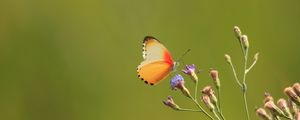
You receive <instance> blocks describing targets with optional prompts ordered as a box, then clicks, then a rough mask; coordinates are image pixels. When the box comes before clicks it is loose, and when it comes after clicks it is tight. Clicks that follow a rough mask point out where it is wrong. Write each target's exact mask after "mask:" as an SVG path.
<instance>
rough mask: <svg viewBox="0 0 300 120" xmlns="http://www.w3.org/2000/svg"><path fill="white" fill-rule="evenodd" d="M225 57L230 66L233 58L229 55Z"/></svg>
mask: <svg viewBox="0 0 300 120" xmlns="http://www.w3.org/2000/svg"><path fill="white" fill-rule="evenodd" d="M224 57H225V60H226V62H227V63H228V64H231V57H230V56H229V55H228V54H225V55H224Z"/></svg>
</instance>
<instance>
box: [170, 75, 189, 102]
mask: <svg viewBox="0 0 300 120" xmlns="http://www.w3.org/2000/svg"><path fill="white" fill-rule="evenodd" d="M170 84H171V88H172V90H176V89H179V90H181V92H182V93H183V95H185V96H186V97H189V98H190V97H191V94H190V92H189V90H188V89H187V88H186V87H185V85H184V84H185V82H184V79H183V77H182V76H181V75H180V74H177V75H175V76H174V77H173V78H172V79H171V81H170Z"/></svg>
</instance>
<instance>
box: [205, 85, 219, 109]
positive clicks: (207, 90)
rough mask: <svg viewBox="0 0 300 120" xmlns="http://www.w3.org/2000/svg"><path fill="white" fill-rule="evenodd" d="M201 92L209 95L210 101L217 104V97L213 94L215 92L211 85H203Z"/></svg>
mask: <svg viewBox="0 0 300 120" xmlns="http://www.w3.org/2000/svg"><path fill="white" fill-rule="evenodd" d="M202 93H203V94H205V95H207V96H209V98H210V99H211V100H212V103H213V104H214V105H216V104H217V102H218V99H217V97H216V95H215V92H214V91H213V89H212V87H211V86H206V87H204V88H203V89H202Z"/></svg>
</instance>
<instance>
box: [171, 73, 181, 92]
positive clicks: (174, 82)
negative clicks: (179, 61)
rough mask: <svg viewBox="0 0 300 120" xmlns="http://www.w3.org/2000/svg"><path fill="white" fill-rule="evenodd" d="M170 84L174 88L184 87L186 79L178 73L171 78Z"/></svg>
mask: <svg viewBox="0 0 300 120" xmlns="http://www.w3.org/2000/svg"><path fill="white" fill-rule="evenodd" d="M170 84H171V88H172V90H174V89H176V88H178V89H182V88H183V87H184V79H183V77H182V76H181V75H180V74H177V75H175V76H174V77H173V78H172V79H171V81H170Z"/></svg>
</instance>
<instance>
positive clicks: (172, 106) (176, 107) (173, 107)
mask: <svg viewBox="0 0 300 120" xmlns="http://www.w3.org/2000/svg"><path fill="white" fill-rule="evenodd" d="M163 103H164V104H165V105H166V106H168V107H170V108H172V109H174V110H179V109H180V107H179V106H178V105H176V104H175V102H174V100H173V99H172V97H171V96H168V99H167V100H166V101H163Z"/></svg>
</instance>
